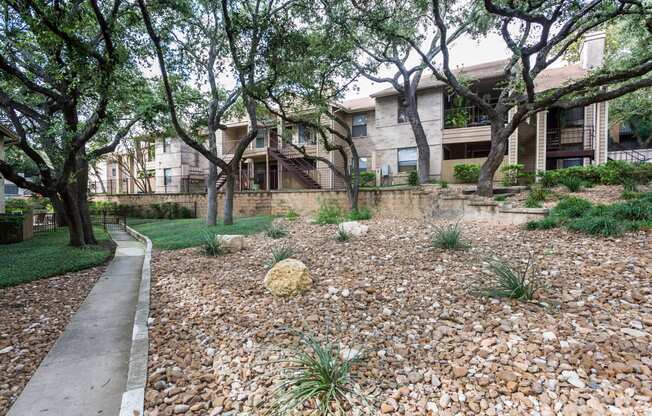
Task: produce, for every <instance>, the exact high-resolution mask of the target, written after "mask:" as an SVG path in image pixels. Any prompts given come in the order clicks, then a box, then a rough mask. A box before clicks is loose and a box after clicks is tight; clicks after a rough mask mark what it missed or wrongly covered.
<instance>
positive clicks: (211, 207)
mask: <svg viewBox="0 0 652 416" xmlns="http://www.w3.org/2000/svg"><path fill="white" fill-rule="evenodd" d="M206 187H207V191H206V197H207V198H208V201H207V205H208V206H207V212H206V225H208V226H211V225H215V224H217V165H215V163H210V162H209V164H208V178H207V179H206Z"/></svg>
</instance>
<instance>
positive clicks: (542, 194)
mask: <svg viewBox="0 0 652 416" xmlns="http://www.w3.org/2000/svg"><path fill="white" fill-rule="evenodd" d="M549 193H550V192H549V191H548V190H547V189H545V188H543V187H542V186H532V187H530V192H529V193H528V195H527V199H526V200H525V206H526V207H527V208H541V207H542V206H543V204H542V203H543V202H544V201H545V200H546V198H547V197H548V194H549Z"/></svg>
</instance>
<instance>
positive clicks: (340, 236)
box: [335, 228, 351, 243]
mask: <svg viewBox="0 0 652 416" xmlns="http://www.w3.org/2000/svg"><path fill="white" fill-rule="evenodd" d="M350 239H351V234H349V233H347V232H346V231H344V230H342V229H341V228H340V229H338V230H337V234H335V241H339V242H340V243H344V242H346V241H349V240H350Z"/></svg>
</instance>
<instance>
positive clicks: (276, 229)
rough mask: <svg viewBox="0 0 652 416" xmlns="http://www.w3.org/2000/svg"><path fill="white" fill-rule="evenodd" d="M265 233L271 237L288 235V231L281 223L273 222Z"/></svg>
mask: <svg viewBox="0 0 652 416" xmlns="http://www.w3.org/2000/svg"><path fill="white" fill-rule="evenodd" d="M265 235H267V237H269V238H283V237H285V236H286V235H288V231H287V230H286V229H285V228H284V227H283V226H282V225H280V224H276V223H271V224H270V225H269V227H267V229H266V230H265Z"/></svg>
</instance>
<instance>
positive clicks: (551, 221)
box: [525, 216, 558, 230]
mask: <svg viewBox="0 0 652 416" xmlns="http://www.w3.org/2000/svg"><path fill="white" fill-rule="evenodd" d="M557 225H558V223H557V219H556V218H555V217H552V216H548V217H546V218H543V219H541V220H538V221H530V222H528V223H527V224H525V228H526V229H528V230H549V229H551V228H555V227H557Z"/></svg>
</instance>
